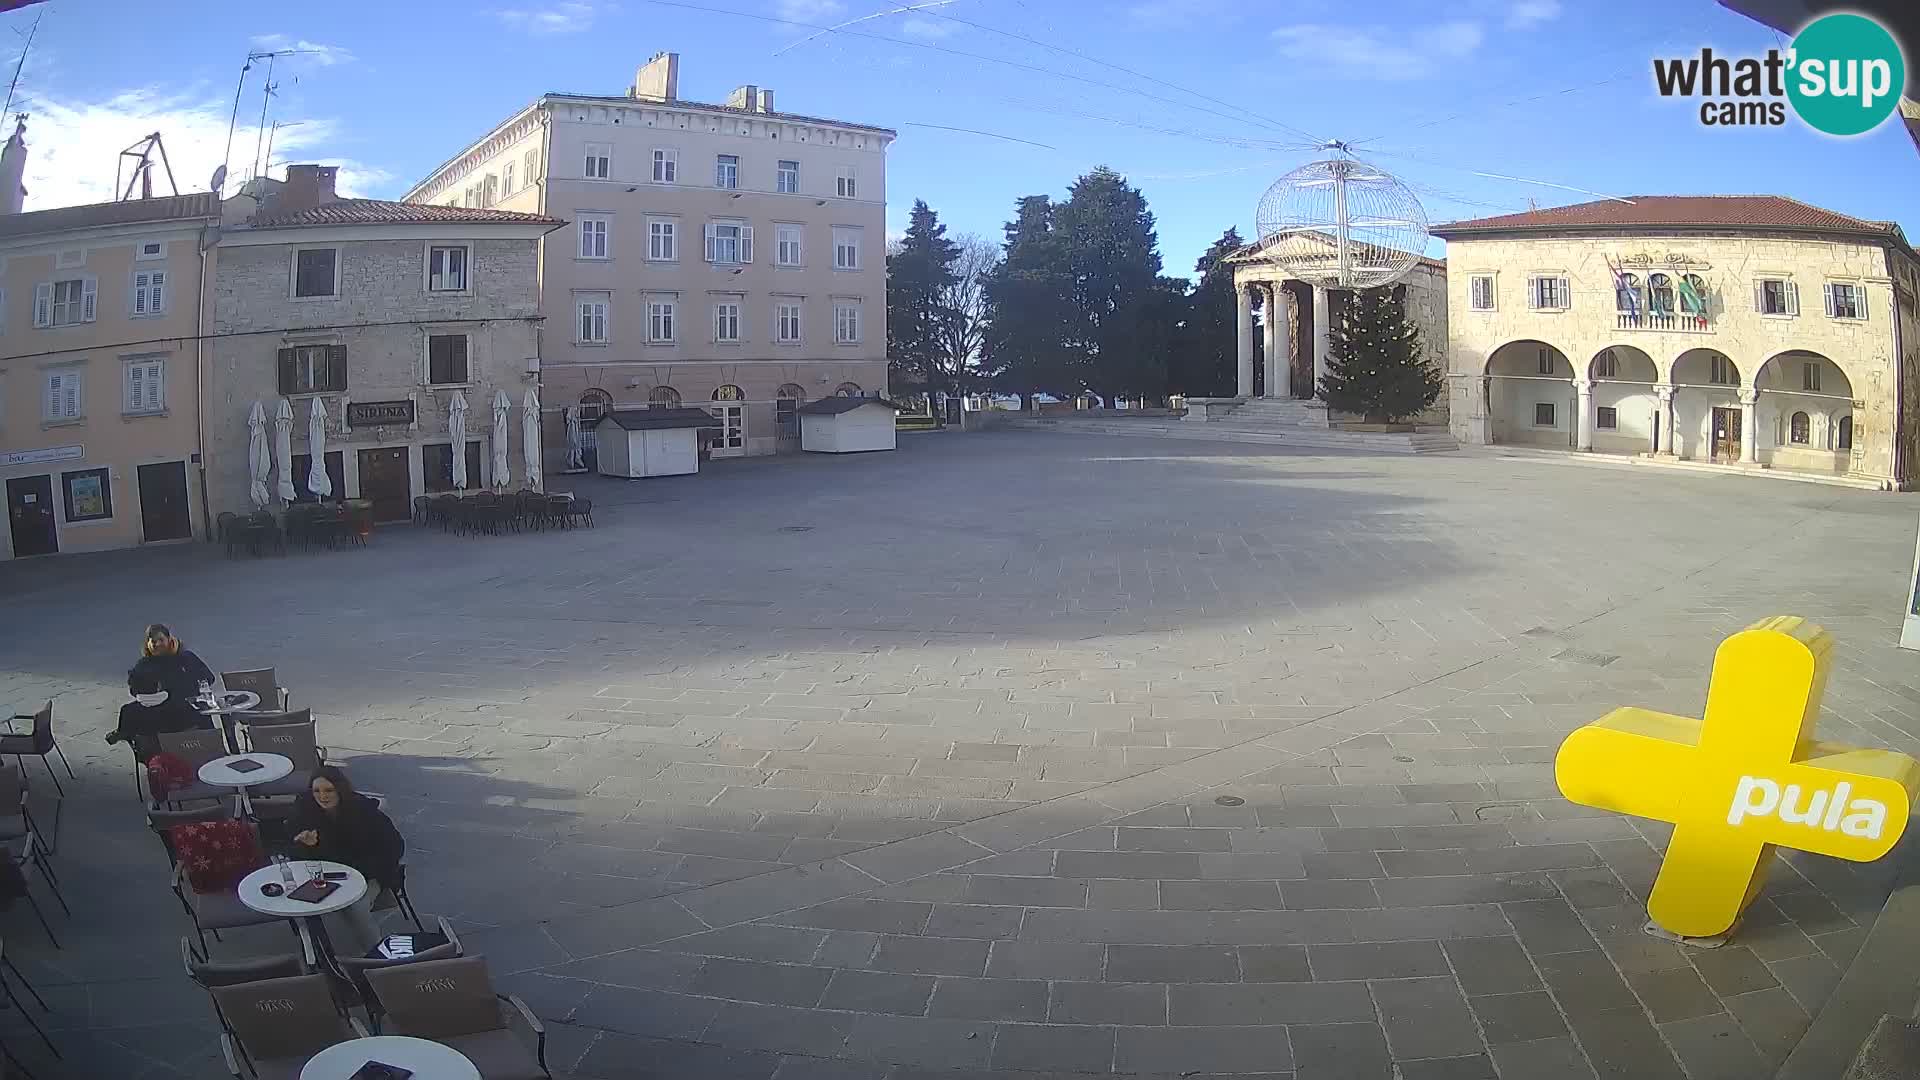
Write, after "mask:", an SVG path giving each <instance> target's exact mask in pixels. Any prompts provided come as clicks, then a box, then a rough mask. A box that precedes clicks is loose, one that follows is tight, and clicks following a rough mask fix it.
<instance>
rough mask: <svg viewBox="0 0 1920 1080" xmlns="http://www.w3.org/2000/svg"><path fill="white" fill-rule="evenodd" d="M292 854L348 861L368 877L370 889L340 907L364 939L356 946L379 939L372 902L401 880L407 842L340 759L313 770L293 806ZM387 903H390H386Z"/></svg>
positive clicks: (363, 947)
mask: <svg viewBox="0 0 1920 1080" xmlns="http://www.w3.org/2000/svg"><path fill="white" fill-rule="evenodd" d="M293 845H294V846H293V856H294V858H295V859H302V858H306V859H325V860H327V861H329V862H337V863H345V864H347V865H348V866H351V867H353V868H354V869H355V870H358V871H360V873H361V874H363V875H365V877H366V879H367V895H366V896H365V897H364V898H362V899H361V900H360V901H359V902H357V903H355V904H354V905H352V906H351V907H348V908H346V909H345V910H343V911H341V912H340V915H341V917H342V920H343V921H344V922H345V923H346V925H347V928H348V930H349V931H350V932H351V933H352V934H353V935H354V936H355V937H357V938H359V939H360V941H359V942H358V943H357V947H356V948H355V949H354V951H355V952H361V953H363V952H365V951H367V950H368V949H371V948H373V946H374V945H376V944H378V943H379V941H380V936H381V935H380V930H379V928H378V927H377V926H375V925H374V922H373V907H374V903H375V901H376V900H379V899H380V898H381V897H382V895H383V894H385V895H386V896H388V897H391V894H392V890H393V888H394V886H396V885H398V884H399V883H400V857H401V856H402V855H403V854H405V853H406V850H407V844H406V841H405V840H402V839H401V838H400V830H399V829H396V828H394V826H393V820H392V819H391V818H389V817H387V815H386V814H385V813H384V812H382V811H381V809H380V807H379V806H378V805H377V804H376V803H375V802H374V801H373V800H372V799H369V798H367V797H366V796H365V795H362V794H360V793H359V792H357V791H355V790H353V781H351V780H348V779H347V774H346V773H345V772H343V771H341V769H340V768H339V766H337V765H322V766H320V767H319V768H318V769H315V770H314V773H313V777H312V779H310V780H309V781H308V784H307V791H306V793H305V794H303V795H301V796H300V797H299V798H298V799H297V800H295V802H294V806H293ZM382 906H388V905H382Z"/></svg>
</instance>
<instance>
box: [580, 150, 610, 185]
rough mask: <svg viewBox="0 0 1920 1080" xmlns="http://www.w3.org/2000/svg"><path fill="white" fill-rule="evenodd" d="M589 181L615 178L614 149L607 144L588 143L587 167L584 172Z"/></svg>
mask: <svg viewBox="0 0 1920 1080" xmlns="http://www.w3.org/2000/svg"><path fill="white" fill-rule="evenodd" d="M582 175H584V176H585V177H586V178H587V179H589V180H608V179H611V178H612V177H613V147H611V146H609V145H607V144H606V143H588V144H587V161H586V167H585V169H584V170H583V172H582Z"/></svg>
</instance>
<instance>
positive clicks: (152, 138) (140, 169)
mask: <svg viewBox="0 0 1920 1080" xmlns="http://www.w3.org/2000/svg"><path fill="white" fill-rule="evenodd" d="M156 153H157V154H159V155H160V165H161V167H163V168H165V169H166V170H167V186H168V187H170V188H172V189H173V193H174V194H175V195H178V194H180V185H179V184H177V183H175V182H174V179H173V163H172V162H171V161H168V160H167V148H166V146H165V145H164V144H163V143H161V141H160V133H159V132H157V131H156V132H154V133H153V134H151V135H148V136H147V137H146V138H144V139H141V140H140V141H139V142H137V143H134V144H133V145H132V146H129V147H127V148H126V149H125V150H122V151H120V159H119V161H118V162H117V163H116V164H115V165H114V167H113V190H114V201H115V202H126V201H127V200H128V199H131V198H133V185H134V184H136V183H138V184H139V185H140V197H141V198H143V199H151V198H153V156H154V155H155V154H156ZM128 158H132V159H133V171H132V172H130V173H129V172H126V166H127V159H128ZM123 174H124V175H126V178H127V182H126V184H125V185H124V186H122V185H121V183H120V177H121V176H122V175H123Z"/></svg>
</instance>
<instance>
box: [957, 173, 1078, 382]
mask: <svg viewBox="0 0 1920 1080" xmlns="http://www.w3.org/2000/svg"><path fill="white" fill-rule="evenodd" d="M1057 209H1058V208H1057V207H1055V206H1054V204H1053V202H1052V200H1050V199H1048V198H1047V197H1046V196H1045V195H1027V196H1024V197H1023V198H1021V199H1019V200H1018V201H1017V202H1016V204H1015V213H1014V220H1012V221H1009V222H1007V224H1006V228H1005V234H1006V243H1005V251H1006V254H1005V257H1004V258H1002V259H1001V261H1000V264H999V265H998V266H996V267H994V269H993V271H992V273H990V274H989V275H988V276H987V280H986V289H985V293H986V304H987V311H988V321H987V328H986V333H985V335H984V340H983V342H982V346H981V351H982V353H983V359H982V366H983V367H985V368H987V369H988V370H991V371H994V372H995V373H996V374H995V376H994V382H995V385H996V386H997V388H998V389H1000V390H1003V391H1005V392H1008V393H1014V394H1019V395H1020V396H1021V397H1022V398H1024V399H1026V402H1027V404H1029V405H1030V404H1031V403H1032V398H1033V394H1034V392H1035V391H1043V392H1045V393H1047V394H1050V395H1052V396H1053V397H1056V398H1066V397H1071V396H1073V394H1075V393H1076V392H1078V391H1079V389H1080V385H1079V383H1078V381H1077V378H1076V373H1075V372H1074V371H1073V369H1072V365H1071V363H1070V357H1069V355H1068V350H1067V347H1066V336H1067V322H1068V314H1069V312H1068V307H1067V305H1068V287H1069V285H1070V284H1071V281H1070V279H1069V277H1068V274H1067V266H1066V259H1065V249H1064V248H1063V247H1062V245H1061V243H1060V238H1059V237H1058V235H1056V233H1055V231H1054V214H1055V211H1056V210H1057Z"/></svg>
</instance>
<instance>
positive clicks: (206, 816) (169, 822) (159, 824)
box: [147, 799, 238, 867]
mask: <svg viewBox="0 0 1920 1080" xmlns="http://www.w3.org/2000/svg"><path fill="white" fill-rule="evenodd" d="M235 801H236V802H237V801H238V800H237V799H236V800H235ZM237 816H238V814H237V813H236V808H235V807H233V806H230V805H228V804H227V803H225V802H217V803H213V804H211V805H208V806H196V807H194V808H193V809H191V810H162V809H161V808H160V804H159V803H154V804H153V805H151V806H149V807H148V808H147V828H148V829H151V830H152V831H153V834H154V835H155V836H157V837H159V838H160V846H161V847H163V848H165V849H166V851H167V865H168V866H169V867H172V866H176V865H178V864H179V862H180V853H179V852H178V851H176V850H174V847H173V827H174V826H175V825H198V824H201V823H202V822H207V821H229V820H231V819H233V818H235V817H237Z"/></svg>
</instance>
